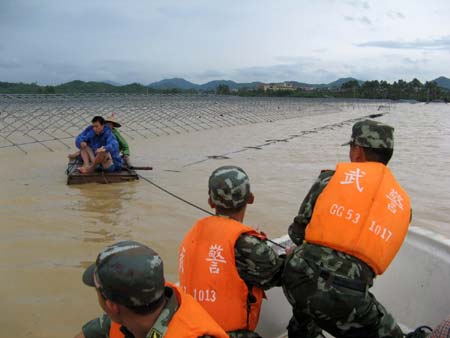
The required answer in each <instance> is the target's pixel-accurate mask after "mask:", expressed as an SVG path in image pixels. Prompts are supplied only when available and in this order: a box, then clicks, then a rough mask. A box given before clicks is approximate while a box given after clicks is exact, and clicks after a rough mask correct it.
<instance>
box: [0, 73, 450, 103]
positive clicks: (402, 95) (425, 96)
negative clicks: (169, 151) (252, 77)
mask: <svg viewBox="0 0 450 338" xmlns="http://www.w3.org/2000/svg"><path fill="white" fill-rule="evenodd" d="M444 79H445V80H448V79H446V78H444ZM449 81H450V80H449ZM216 82H217V86H215V88H209V89H206V90H205V89H197V88H188V89H186V88H177V87H173V88H155V87H152V86H151V85H149V86H144V85H142V84H139V83H132V84H128V85H123V86H121V85H112V84H109V83H105V82H84V81H79V80H75V81H71V82H68V83H64V84H61V85H56V86H41V85H38V84H37V83H31V84H27V83H10V82H0V94H90V93H92V94H93V93H95V94H106V93H110V94H111V93H116V94H218V95H235V96H242V97H305V98H351V99H380V100H413V101H420V102H430V101H441V102H446V103H447V102H449V101H450V89H449V88H448V87H447V86H445V87H444V86H439V84H438V83H437V81H435V80H433V81H427V82H425V83H422V82H420V81H419V80H417V79H413V80H412V81H410V82H406V81H403V80H398V81H395V82H393V83H388V82H387V81H378V80H374V81H365V82H363V81H359V80H356V79H351V78H349V79H348V81H341V83H339V85H334V86H327V85H304V84H300V83H297V82H284V83H278V84H262V83H258V84H255V85H254V86H253V87H245V86H239V87H237V88H236V87H233V86H230V85H228V84H223V83H222V84H221V83H220V81H216ZM224 82H225V83H226V82H230V81H224ZM336 82H338V81H336Z"/></svg>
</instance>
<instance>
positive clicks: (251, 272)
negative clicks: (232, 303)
mask: <svg viewBox="0 0 450 338" xmlns="http://www.w3.org/2000/svg"><path fill="white" fill-rule="evenodd" d="M208 187H209V196H210V198H211V201H212V202H214V204H215V205H216V206H219V207H220V208H223V209H228V210H229V209H239V208H242V207H244V206H245V205H246V204H247V201H248V199H249V197H250V194H251V192H250V181H249V178H248V176H247V174H246V173H245V171H244V170H242V169H241V168H239V167H235V166H223V167H220V168H218V169H216V170H215V171H214V172H213V173H212V174H211V176H210V178H209V183H208ZM221 216H223V215H221ZM224 217H228V216H224ZM234 252H235V261H236V268H237V270H238V273H239V276H240V277H241V278H242V279H243V280H244V281H245V283H246V284H247V285H254V286H257V287H259V288H261V289H264V290H267V289H269V288H271V287H273V286H280V285H281V275H282V270H283V265H284V258H285V256H278V255H277V254H276V253H275V251H274V250H273V249H272V248H271V247H270V246H269V245H268V244H267V241H265V240H261V239H259V238H257V237H254V236H251V235H247V234H242V235H241V236H239V238H238V239H237V241H236V243H235V247H234ZM227 333H228V334H229V336H230V337H232V338H257V337H259V335H258V334H257V333H255V332H251V331H247V330H239V331H233V332H227Z"/></svg>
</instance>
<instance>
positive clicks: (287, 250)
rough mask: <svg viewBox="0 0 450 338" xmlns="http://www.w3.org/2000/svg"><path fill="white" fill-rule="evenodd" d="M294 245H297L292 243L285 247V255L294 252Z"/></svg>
mask: <svg viewBox="0 0 450 338" xmlns="http://www.w3.org/2000/svg"><path fill="white" fill-rule="evenodd" d="M296 247H297V245H295V244H292V245H291V246H290V247H288V248H286V256H290V255H291V254H292V253H293V252H294V250H295V248H296Z"/></svg>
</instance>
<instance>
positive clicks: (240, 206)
mask: <svg viewBox="0 0 450 338" xmlns="http://www.w3.org/2000/svg"><path fill="white" fill-rule="evenodd" d="M253 201H254V196H253V194H252V192H251V191H250V182H249V178H248V176H247V174H246V173H245V171H244V170H242V169H241V168H239V167H235V166H223V167H220V168H218V169H216V170H214V171H213V173H212V174H211V176H210V177H209V199H208V203H209V205H210V206H211V208H214V209H215V212H216V215H215V216H210V217H206V218H203V219H201V220H199V221H198V222H197V223H196V224H195V225H194V226H193V228H192V229H191V230H190V231H189V232H188V233H187V235H186V236H185V238H184V240H183V242H182V243H181V246H180V251H179V266H178V273H179V280H180V287H181V288H183V289H184V290H185V291H186V292H187V293H189V294H191V295H193V296H194V298H195V299H197V301H199V302H200V304H201V305H203V307H204V308H205V309H206V310H207V311H208V312H209V314H210V315H211V316H212V317H213V318H214V319H215V320H216V321H217V322H218V323H219V324H220V325H221V326H222V328H223V329H224V330H225V331H227V333H228V334H229V336H230V337H232V338H236V337H240V338H244V337H259V335H258V334H257V333H255V332H253V331H254V330H255V328H256V325H257V323H258V319H259V312H260V310H261V303H262V298H263V296H264V291H263V290H265V289H268V288H270V287H272V286H275V285H280V282H281V272H282V267H283V263H284V258H282V257H278V255H277V254H276V253H275V251H274V250H273V249H272V248H271V247H270V246H268V245H267V243H266V241H265V239H266V237H265V236H264V235H262V234H260V233H258V232H256V231H255V230H254V229H253V228H250V227H248V226H246V225H244V224H242V222H243V220H244V215H245V211H246V208H247V205H248V204H252V203H253Z"/></svg>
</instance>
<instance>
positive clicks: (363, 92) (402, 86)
mask: <svg viewBox="0 0 450 338" xmlns="http://www.w3.org/2000/svg"><path fill="white" fill-rule="evenodd" d="M222 92H226V90H225V89H222ZM236 94H237V95H240V96H292V97H310V98H324V97H334V98H354V99H382V100H416V101H424V102H429V101H436V100H441V101H445V102H448V101H450V91H449V90H448V89H445V88H441V87H439V86H438V85H437V84H436V82H434V81H427V82H425V83H421V82H420V81H419V80H418V79H413V80H412V81H410V82H406V81H403V80H398V81H395V82H393V83H388V82H387V81H378V80H374V81H365V82H363V83H362V84H360V83H359V82H358V81H357V80H351V81H348V82H345V83H343V84H342V85H341V86H340V87H336V88H311V89H309V88H308V89H302V88H297V89H295V90H267V91H264V90H263V89H262V88H258V89H248V88H243V89H239V90H237V92H236Z"/></svg>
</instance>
